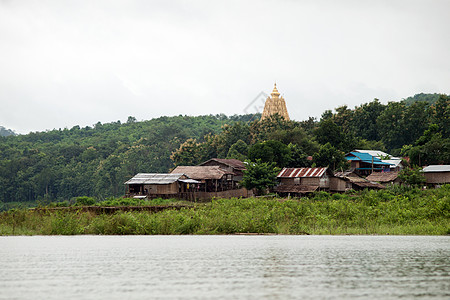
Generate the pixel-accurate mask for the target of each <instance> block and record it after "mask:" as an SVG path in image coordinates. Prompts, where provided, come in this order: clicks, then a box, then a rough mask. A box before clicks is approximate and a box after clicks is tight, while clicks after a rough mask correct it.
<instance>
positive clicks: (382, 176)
mask: <svg viewBox="0 0 450 300" xmlns="http://www.w3.org/2000/svg"><path fill="white" fill-rule="evenodd" d="M366 179H367V180H369V181H370V182H378V183H380V184H382V185H383V186H386V185H389V184H400V183H401V180H400V178H398V172H373V173H372V174H370V175H369V176H367V177H366Z"/></svg>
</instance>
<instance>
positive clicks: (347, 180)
mask: <svg viewBox="0 0 450 300" xmlns="http://www.w3.org/2000/svg"><path fill="white" fill-rule="evenodd" d="M334 176H335V177H334V178H336V179H338V180H339V183H338V185H336V186H335V187H334V191H337V192H343V191H347V190H351V189H353V190H363V189H383V188H384V186H383V185H381V184H379V183H374V182H370V181H369V180H367V179H365V178H362V177H361V176H359V175H358V174H355V173H353V172H351V171H346V172H336V173H334Z"/></svg>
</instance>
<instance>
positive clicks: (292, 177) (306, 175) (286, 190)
mask: <svg viewBox="0 0 450 300" xmlns="http://www.w3.org/2000/svg"><path fill="white" fill-rule="evenodd" d="M331 177H333V173H332V172H331V171H330V170H329V169H328V168H283V170H281V171H280V173H279V174H278V175H277V178H278V180H279V181H280V184H279V185H278V186H276V187H275V191H276V192H277V193H278V194H280V195H283V196H302V195H304V194H307V193H311V192H314V191H317V190H329V188H330V178H331Z"/></svg>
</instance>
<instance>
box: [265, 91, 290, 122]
mask: <svg viewBox="0 0 450 300" xmlns="http://www.w3.org/2000/svg"><path fill="white" fill-rule="evenodd" d="M270 95H271V96H272V97H267V100H266V103H265V104H264V110H263V113H262V115H261V120H264V119H267V118H269V117H270V116H271V115H274V114H278V115H279V116H280V117H283V118H284V119H285V120H287V121H288V120H289V114H288V111H287V108H286V102H285V101H284V98H283V97H280V93H279V92H278V90H277V84H276V83H275V86H274V88H273V91H272V94H270Z"/></svg>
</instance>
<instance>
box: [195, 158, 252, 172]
mask: <svg viewBox="0 0 450 300" xmlns="http://www.w3.org/2000/svg"><path fill="white" fill-rule="evenodd" d="M210 162H218V163H220V164H224V165H226V166H229V167H232V168H233V169H236V170H245V169H246V167H245V164H244V163H243V162H242V161H240V160H239V159H234V158H232V159H225V158H211V159H209V160H207V161H205V162H203V163H201V164H200V166H204V165H206V164H208V163H210Z"/></svg>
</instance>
